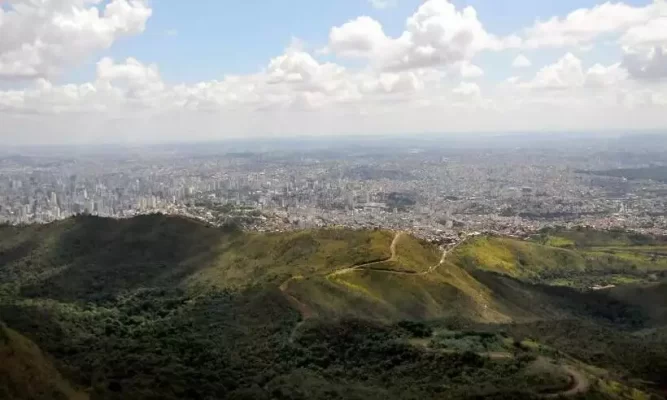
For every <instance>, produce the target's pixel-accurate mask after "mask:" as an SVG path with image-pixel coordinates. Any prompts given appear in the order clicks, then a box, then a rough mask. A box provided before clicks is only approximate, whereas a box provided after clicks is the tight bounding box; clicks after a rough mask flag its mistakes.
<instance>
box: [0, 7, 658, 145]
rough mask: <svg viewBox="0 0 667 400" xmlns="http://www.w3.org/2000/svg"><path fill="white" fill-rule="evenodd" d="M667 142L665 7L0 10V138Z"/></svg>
mask: <svg viewBox="0 0 667 400" xmlns="http://www.w3.org/2000/svg"><path fill="white" fill-rule="evenodd" d="M625 130H627V131H641V130H658V131H665V132H667V0H654V1H650V0H649V1H640V0H626V1H624V2H600V1H593V0H576V1H575V0H560V1H553V2H547V1H529V0H503V1H489V0H426V1H419V0H357V1H352V0H338V1H312V0H308V1H306V0H290V1H284V0H263V1H259V0H246V1H231V0H217V1H213V0H200V1H196V2H190V1H175V0H0V143H3V142H4V143H7V144H10V145H12V144H56V143H57V144H61V143H62V144H66V143H77V144H81V143H84V144H91V143H92V144H97V143H144V142H147V143H150V142H168V141H188V140H193V141H206V140H220V139H225V138H237V137H241V138H254V137H257V138H260V137H282V136H289V137H295V136H296V137H299V136H313V137H316V136H336V135H364V136H367V135H385V134H401V135H421V134H428V133H443V134H446V133H451V132H455V133H469V134H470V135H474V134H475V133H478V132H498V133H504V132H529V133H530V132H534V134H536V135H537V134H540V133H541V132H567V131H575V132H585V131H596V132H601V131H602V132H603V131H614V132H617V131H625Z"/></svg>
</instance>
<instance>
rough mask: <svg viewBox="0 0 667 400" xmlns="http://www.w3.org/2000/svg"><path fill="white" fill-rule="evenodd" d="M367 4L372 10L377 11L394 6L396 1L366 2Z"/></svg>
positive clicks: (376, 0) (372, 0)
mask: <svg viewBox="0 0 667 400" xmlns="http://www.w3.org/2000/svg"><path fill="white" fill-rule="evenodd" d="M368 2H369V3H371V6H373V8H377V9H378V10H384V9H387V8H390V7H395V6H396V0H368Z"/></svg>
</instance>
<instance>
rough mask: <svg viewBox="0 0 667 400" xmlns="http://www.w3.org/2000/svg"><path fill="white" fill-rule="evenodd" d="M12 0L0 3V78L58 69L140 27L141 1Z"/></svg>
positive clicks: (146, 11)
mask: <svg viewBox="0 0 667 400" xmlns="http://www.w3.org/2000/svg"><path fill="white" fill-rule="evenodd" d="M98 3H99V1H97V0H43V1H39V2H35V1H28V0H22V1H19V0H13V1H10V2H9V6H5V7H0V78H5V79H12V78H21V79H27V78H37V77H48V76H51V75H54V74H57V73H59V72H60V71H61V70H62V68H64V67H67V66H70V65H73V64H75V63H77V62H80V61H82V60H83V59H84V58H85V57H87V56H89V55H90V54H92V53H94V52H95V51H97V50H102V49H106V48H109V47H110V46H111V45H112V44H113V43H114V42H115V41H116V40H118V39H119V38H121V37H123V36H129V35H136V34H139V33H141V32H143V31H144V29H145V24H146V21H147V19H148V18H149V17H150V16H151V13H152V10H151V8H150V7H149V6H148V5H147V4H146V3H145V2H144V1H143V0H111V1H110V2H108V3H107V4H106V5H105V6H104V7H103V8H101V9H100V6H99V5H98Z"/></svg>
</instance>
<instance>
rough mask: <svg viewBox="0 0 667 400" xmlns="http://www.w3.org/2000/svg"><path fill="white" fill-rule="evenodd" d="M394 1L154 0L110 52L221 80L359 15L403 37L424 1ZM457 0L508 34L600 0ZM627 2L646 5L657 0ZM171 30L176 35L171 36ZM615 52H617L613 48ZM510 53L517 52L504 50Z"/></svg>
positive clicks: (192, 78)
mask: <svg viewBox="0 0 667 400" xmlns="http://www.w3.org/2000/svg"><path fill="white" fill-rule="evenodd" d="M395 3H396V4H395V6H389V7H388V8H386V9H382V10H378V9H375V8H374V7H373V6H372V5H371V3H370V2H367V1H363V0H340V1H312V0H311V1H308V0H291V1H289V2H285V1H281V0H265V1H258V0H250V1H230V0H222V1H210V0H205V1H201V2H198V3H197V6H196V7H193V6H192V3H190V2H186V1H176V0H157V1H155V0H154V1H153V10H154V13H153V15H152V16H151V18H150V19H149V20H148V23H147V25H146V32H145V33H144V34H142V35H141V36H137V37H132V38H129V39H126V40H122V41H119V42H117V43H116V44H115V45H114V47H113V48H112V49H111V51H110V54H111V56H113V57H114V58H118V59H124V58H127V57H134V56H136V55H137V54H141V58H142V60H143V61H145V62H149V63H157V64H158V65H160V70H161V72H162V74H163V76H164V77H165V78H166V79H168V80H172V81H179V82H180V81H184V82H197V81H200V80H208V79H216V78H220V76H222V75H224V74H227V73H229V74H242V73H248V72H253V71H256V70H259V69H260V68H263V67H265V66H266V62H267V60H269V59H270V58H272V57H275V56H277V55H280V54H281V53H282V51H283V50H284V49H285V48H286V47H287V46H288V45H289V44H290V42H291V40H292V38H293V37H296V38H300V39H303V40H304V41H306V43H307V44H308V45H311V46H315V47H317V46H324V45H325V44H326V42H327V40H328V36H329V30H330V28H331V27H333V26H338V25H341V24H343V23H345V22H347V21H349V20H351V19H354V18H356V17H358V16H360V15H368V16H371V17H373V18H374V19H377V20H378V21H380V22H381V23H382V25H383V26H384V29H385V32H386V33H387V34H388V35H392V36H398V35H400V34H401V33H402V31H403V29H404V26H405V19H406V16H408V15H410V14H411V13H412V12H414V10H415V9H416V8H417V7H418V6H419V4H420V3H421V2H420V1H419V0H397V1H396V2H395ZM453 3H454V4H456V5H457V6H458V7H459V8H463V7H465V6H473V7H474V8H475V9H476V10H477V13H478V15H479V18H480V19H481V20H483V21H484V23H485V26H486V27H487V29H488V30H489V31H490V32H493V33H496V34H499V35H509V34H511V33H513V32H516V31H518V30H520V29H522V28H523V27H526V26H529V25H531V24H532V23H533V22H534V21H535V20H536V19H543V20H544V19H548V18H551V17H553V16H565V15H567V13H569V12H571V11H572V10H575V9H577V8H587V7H592V6H595V5H596V4H598V3H599V2H596V1H594V0H560V1H526V0H503V1H489V0H460V1H453ZM625 3H626V4H630V5H646V4H649V3H650V1H639V0H630V1H626V2H625ZM170 31H174V32H175V33H176V34H175V35H174V36H169V35H168V34H167V32H170ZM612 52H613V53H617V52H614V51H613V50H610V51H609V53H612ZM549 53H553V54H549ZM560 53H561V52H559V51H554V52H545V54H544V55H543V58H544V59H545V60H548V59H549V58H550V57H551V58H555V57H557V56H560V55H562V54H560ZM614 55H615V54H610V55H609V57H610V58H611V57H613V56H614ZM603 56H604V55H603ZM507 57H511V55H505V58H507ZM92 64H94V60H91V65H89V68H88V70H87V71H86V72H87V74H85V75H83V74H82V71H77V74H80V75H78V78H79V79H87V78H89V76H92V75H93V74H94V69H93V68H92ZM73 75H75V74H73Z"/></svg>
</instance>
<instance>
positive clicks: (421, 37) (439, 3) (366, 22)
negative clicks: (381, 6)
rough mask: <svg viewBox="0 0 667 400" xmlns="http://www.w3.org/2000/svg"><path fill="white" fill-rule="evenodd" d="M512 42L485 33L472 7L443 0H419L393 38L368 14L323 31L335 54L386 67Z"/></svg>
mask: <svg viewBox="0 0 667 400" xmlns="http://www.w3.org/2000/svg"><path fill="white" fill-rule="evenodd" d="M515 46H518V38H516V37H509V38H504V39H499V38H497V37H495V36H494V35H491V34H489V33H488V32H487V31H486V30H485V29H484V27H483V25H482V23H481V22H480V21H479V19H478V18H477V12H476V11H475V9H474V8H473V7H466V8H464V9H463V10H461V11H459V10H457V9H456V7H455V6H454V5H453V4H451V3H450V2H449V1H447V0H427V1H425V2H424V3H423V4H422V5H421V6H420V7H419V8H418V10H417V11H416V12H415V13H414V14H413V15H412V16H411V17H410V18H408V20H407V22H406V27H405V31H404V32H403V33H402V34H401V35H400V36H399V37H397V38H390V37H388V36H386V35H385V33H384V30H383V28H382V25H381V24H380V23H379V22H377V21H375V20H374V19H372V18H370V17H359V18H357V19H355V20H353V21H350V22H348V23H346V24H343V25H342V26H340V27H334V28H333V29H332V30H331V33H330V35H329V48H330V49H331V50H332V51H333V52H334V53H335V54H337V55H340V56H356V57H365V58H367V59H369V60H370V61H371V63H372V64H373V65H375V66H376V67H378V68H381V69H385V70H392V71H401V70H409V69H413V68H426V67H434V66H439V65H452V64H455V63H459V62H463V61H469V60H470V59H471V58H472V57H473V56H474V55H475V54H476V53H478V52H480V51H482V50H501V49H503V48H505V47H515Z"/></svg>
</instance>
